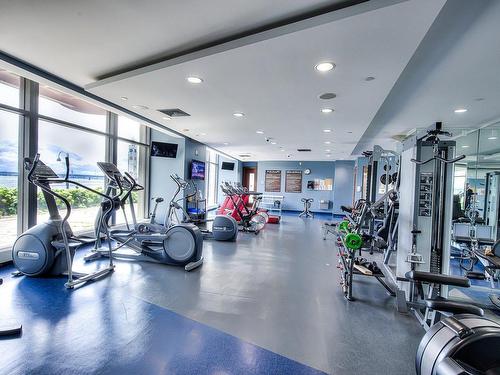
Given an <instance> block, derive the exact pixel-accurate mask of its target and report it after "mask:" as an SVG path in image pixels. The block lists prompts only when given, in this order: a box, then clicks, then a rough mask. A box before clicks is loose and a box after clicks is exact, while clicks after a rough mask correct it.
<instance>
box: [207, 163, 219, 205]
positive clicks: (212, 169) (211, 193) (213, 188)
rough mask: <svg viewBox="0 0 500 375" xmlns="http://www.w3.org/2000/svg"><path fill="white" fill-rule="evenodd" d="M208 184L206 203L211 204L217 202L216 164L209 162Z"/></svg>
mask: <svg viewBox="0 0 500 375" xmlns="http://www.w3.org/2000/svg"><path fill="white" fill-rule="evenodd" d="M209 176H210V177H209V186H208V196H207V198H208V202H207V203H208V205H209V206H213V205H216V204H217V197H216V195H217V164H214V163H210V164H209Z"/></svg>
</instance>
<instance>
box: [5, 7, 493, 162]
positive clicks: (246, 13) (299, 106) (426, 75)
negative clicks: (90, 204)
mask: <svg viewBox="0 0 500 375" xmlns="http://www.w3.org/2000/svg"><path fill="white" fill-rule="evenodd" d="M345 3H349V2H346V1H340V0H334V1H325V0H280V1H278V0H277V1H272V2H269V1H267V0H252V1H243V0H239V1H235V0H213V1H210V2H207V1H202V0H192V1H186V0H184V1H181V0H177V1H163V0H144V1H141V2H137V1H132V0H108V1H104V2H102V1H97V0H93V1H75V0H72V1H70V0H68V1H64V2H61V1H57V0H45V1H31V0H16V1H13V0H3V1H1V2H0V35H1V37H0V50H1V51H3V52H6V53H8V54H11V55H13V56H15V57H16V58H19V59H21V60H25V61H27V62H29V63H31V64H33V65H35V66H37V67H39V68H42V69H44V70H47V71H49V72H51V73H53V74H55V75H57V76H60V77H62V78H64V79H66V80H68V81H70V82H73V83H76V84H77V85H80V86H86V87H88V89H89V90H90V91H91V92H93V93H96V94H98V95H100V96H102V97H104V98H106V99H109V100H111V101H113V102H115V103H117V104H119V105H123V106H125V107H128V108H131V109H132V110H133V111H135V112H139V113H141V114H143V115H145V116H146V117H149V118H150V119H152V120H154V121H158V122H161V123H163V124H165V125H166V126H168V127H171V128H173V129H175V130H180V131H182V130H183V129H190V130H189V132H186V133H185V134H186V135H188V136H190V137H192V138H195V139H198V140H200V141H202V142H206V143H208V144H211V145H213V146H215V147H216V148H217V149H220V150H221V151H224V152H227V153H229V154H232V155H234V156H236V157H237V156H238V155H239V154H242V153H251V154H252V159H254V160H264V159H265V160H270V159H286V154H288V153H291V154H292V155H293V156H292V158H291V159H292V160H325V150H326V149H331V150H332V156H331V159H337V158H345V157H349V156H350V155H351V153H354V154H359V153H360V152H361V151H363V150H365V149H369V148H371V147H372V146H373V144H377V143H378V144H381V145H383V146H386V147H388V148H393V147H394V141H393V140H392V137H394V136H397V135H400V134H404V133H406V132H408V131H410V130H411V129H414V128H419V127H427V126H429V125H430V124H432V123H433V122H435V121H443V122H444V124H445V126H448V127H460V128H475V127H479V126H481V125H482V124H484V123H488V122H495V121H496V120H498V119H500V106H498V104H497V103H500V90H498V87H499V86H500V75H499V74H498V67H499V66H500V49H499V45H498V35H499V27H498V25H499V24H500V1H497V0H482V1H470V0H449V1H445V0H408V1H404V0H371V1H369V2H365V3H362V4H359V5H355V6H351V7H349V8H347V10H346V9H344V10H340V11H336V12H332V13H327V14H324V15H323V16H318V17H316V18H314V20H316V21H314V20H313V19H311V20H306V21H301V22H299V23H296V24H292V25H289V26H284V27H282V28H280V29H274V30H271V31H268V32H265V33H261V34H258V36H254V37H247V38H245V39H244V40H243V39H242V40H236V41H232V42H229V43H226V44H223V45H220V46H218V47H213V48H208V49H205V50H198V51H197V52H195V53H192V54H188V55H184V56H183V57H180V58H175V59H167V56H171V55H172V54H175V53H178V52H180V51H185V50H187V49H189V48H193V47H196V46H199V45H201V44H204V43H209V42H212V41H215V40H218V39H220V38H226V37H229V36H231V35H234V34H235V33H240V32H244V31H245V30H250V29H254V28H256V27H261V26H263V25H266V24H269V23H272V22H277V21H279V20H283V19H286V18H288V17H291V16H296V15H299V14H302V13H303V12H309V11H314V10H317V9H319V8H322V7H324V6H328V5H332V4H333V5H339V4H345ZM444 3H446V4H445V5H444V7H443V4H444ZM436 17H437V18H436ZM431 25H432V26H431ZM321 60H332V61H334V62H335V63H336V64H337V68H336V69H335V70H334V71H333V72H330V73H329V74H323V75H320V74H318V73H317V72H316V71H314V69H313V66H314V64H316V63H317V62H318V61H321ZM158 61H160V63H157V64H153V63H155V62H158ZM0 65H3V66H4V67H5V66H6V65H5V64H2V63H0ZM138 66H141V67H142V69H139V70H134V68H135V67H138ZM6 67H7V68H9V66H8V65H7V66H6ZM119 73H123V74H119ZM189 74H196V75H200V76H202V77H203V78H204V80H205V81H204V83H203V84H202V85H200V86H192V85H189V84H187V83H186V82H185V80H184V79H185V77H186V76H187V75H189ZM366 76H375V77H376V79H375V80H374V81H371V82H366V81H364V78H365V77H366ZM100 79H102V80H100ZM323 92H334V93H336V94H337V95H338V96H337V98H335V99H334V100H332V101H331V104H327V102H326V101H321V100H319V99H318V98H317V96H318V95H319V94H321V93H323ZM121 96H128V97H129V100H128V101H126V102H125V101H123V100H121V99H120V97H121ZM478 98H484V100H481V101H476V100H475V99H478ZM133 104H142V105H146V106H148V107H150V108H152V109H158V108H168V107H180V108H181V109H183V110H185V111H187V112H189V113H190V114H191V115H192V116H191V117H190V118H183V119H174V120H171V121H168V122H167V121H165V120H163V119H162V118H161V116H160V115H159V114H158V113H156V112H155V111H152V110H146V111H140V110H137V109H134V108H132V107H131V106H132V105H133ZM322 106H328V107H330V106H331V107H332V108H334V109H335V112H334V113H333V114H331V115H323V114H321V113H320V111H319V110H320V108H321V107H322ZM457 107H466V108H467V109H469V111H468V112H467V113H465V114H461V115H457V114H455V113H453V109H455V108H457ZM235 111H241V112H244V113H245V114H246V116H245V117H244V118H241V119H236V118H234V117H233V116H232V113H233V112H235ZM323 128H331V129H332V130H333V132H332V133H330V134H325V133H323V132H322V129H323ZM257 129H260V130H264V131H265V133H266V134H265V135H267V136H270V137H273V138H275V139H276V141H277V142H278V145H281V146H283V147H284V148H285V149H286V151H284V152H281V151H279V149H278V145H276V146H272V147H271V145H269V144H267V143H266V142H265V140H264V136H259V135H257V134H256V133H255V130H257ZM350 131H352V133H348V132H350ZM201 133H206V134H207V135H201ZM197 134H198V135H197ZM327 139H329V140H331V141H332V144H331V145H325V144H324V143H323V142H324V141H325V140H327ZM224 142H229V145H228V146H225V145H224V144H223V143H224ZM297 147H310V148H312V149H313V153H311V154H309V155H308V156H304V155H303V154H300V155H298V154H297V152H296V151H294V150H295V149H296V148H297Z"/></svg>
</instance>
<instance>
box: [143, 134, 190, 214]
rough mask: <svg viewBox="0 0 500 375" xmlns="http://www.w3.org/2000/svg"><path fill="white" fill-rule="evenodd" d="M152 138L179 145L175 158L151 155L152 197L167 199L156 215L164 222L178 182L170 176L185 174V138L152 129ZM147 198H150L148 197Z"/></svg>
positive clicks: (150, 177)
mask: <svg viewBox="0 0 500 375" xmlns="http://www.w3.org/2000/svg"><path fill="white" fill-rule="evenodd" d="M151 140H152V141H157V142H167V143H177V144H178V145H179V146H178V148H177V157H176V158H175V159H171V158H160V157H151V163H150V166H151V169H150V175H149V181H150V185H149V186H150V197H151V198H156V197H163V198H164V199H165V201H164V202H163V203H162V204H161V205H160V206H159V207H158V212H157V216H156V220H157V221H158V222H160V223H163V221H164V220H165V215H166V213H167V210H168V202H169V201H170V199H171V198H172V195H173V194H174V192H175V189H176V184H175V183H174V182H173V181H172V179H171V178H170V174H171V173H177V174H178V175H179V176H181V177H183V176H184V172H185V171H184V166H185V139H184V138H178V137H173V136H170V135H168V134H164V133H161V132H158V131H156V130H151ZM146 199H149V198H148V197H146ZM151 209H152V206H150V210H149V211H151Z"/></svg>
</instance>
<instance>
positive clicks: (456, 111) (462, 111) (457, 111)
mask: <svg viewBox="0 0 500 375" xmlns="http://www.w3.org/2000/svg"><path fill="white" fill-rule="evenodd" d="M454 112H455V113H465V112H467V109H465V108H458V109H455V111H454Z"/></svg>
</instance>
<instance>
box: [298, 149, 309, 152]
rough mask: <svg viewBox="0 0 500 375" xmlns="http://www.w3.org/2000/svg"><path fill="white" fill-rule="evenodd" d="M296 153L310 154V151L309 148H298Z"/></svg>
mask: <svg viewBox="0 0 500 375" xmlns="http://www.w3.org/2000/svg"><path fill="white" fill-rule="evenodd" d="M297 151H298V152H311V149H310V148H298V149H297Z"/></svg>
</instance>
